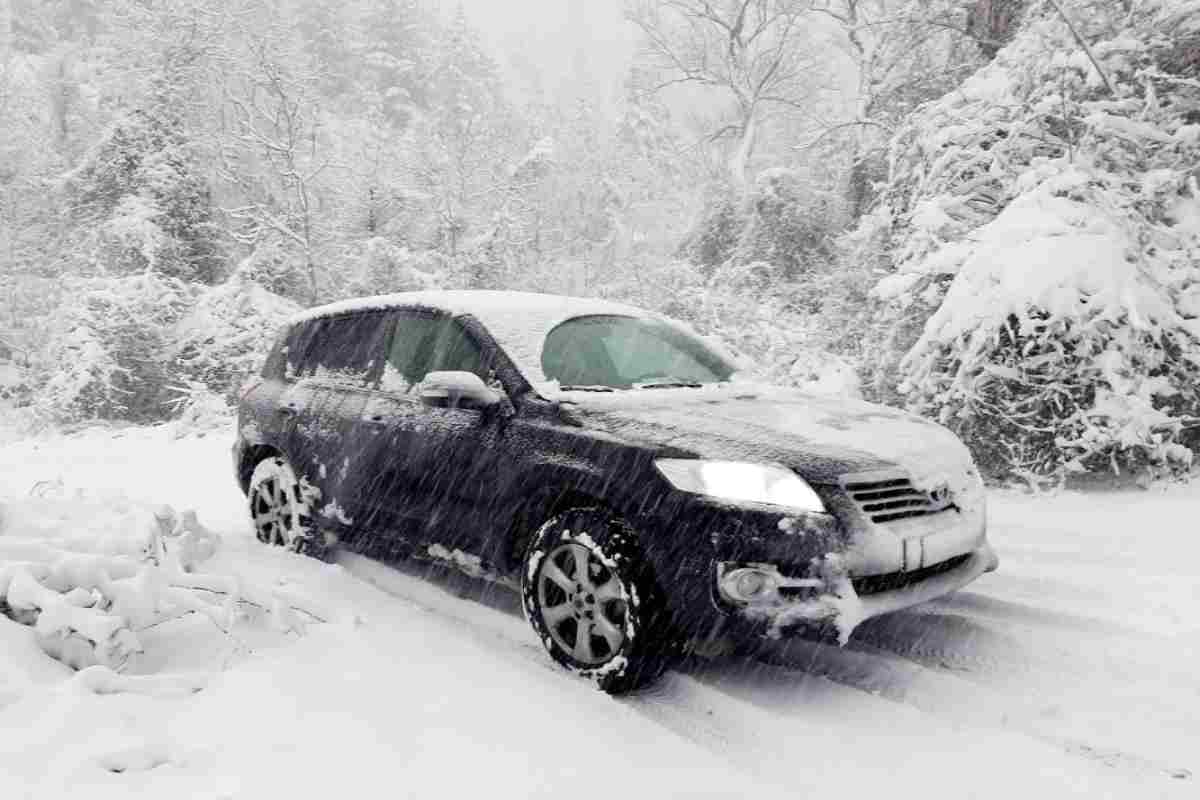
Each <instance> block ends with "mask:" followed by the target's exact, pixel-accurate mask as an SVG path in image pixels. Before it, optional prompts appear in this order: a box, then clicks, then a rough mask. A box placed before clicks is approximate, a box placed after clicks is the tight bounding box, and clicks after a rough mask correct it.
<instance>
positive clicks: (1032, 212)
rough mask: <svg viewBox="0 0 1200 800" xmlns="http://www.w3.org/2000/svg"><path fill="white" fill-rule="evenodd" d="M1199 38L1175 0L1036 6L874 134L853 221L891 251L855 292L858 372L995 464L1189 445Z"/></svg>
mask: <svg viewBox="0 0 1200 800" xmlns="http://www.w3.org/2000/svg"><path fill="white" fill-rule="evenodd" d="M1198 46H1200V10H1198V9H1197V8H1196V7H1195V5H1194V4H1187V3H1182V2H1174V1H1172V0H1167V1H1164V2H1158V1H1157V0H1156V1H1155V2H1149V1H1147V2H1132V3H1128V4H1097V3H1088V2H1075V3H1070V2H1060V3H1058V4H1050V5H1047V6H1045V7H1034V8H1033V9H1031V11H1030V18H1029V21H1028V22H1027V24H1026V25H1025V27H1024V28H1022V30H1021V31H1020V32H1019V33H1018V34H1017V35H1016V37H1015V39H1014V40H1013V41H1012V43H1011V44H1009V45H1008V46H1007V47H1005V48H1004V49H1002V50H1000V52H999V53H998V55H997V56H996V59H995V60H994V61H993V62H992V63H991V64H989V65H988V66H987V67H985V68H983V69H982V70H980V71H979V72H978V73H977V74H975V75H974V76H973V77H972V78H970V79H969V80H968V81H967V82H966V83H965V84H964V85H963V86H962V87H961V88H960V89H958V90H956V91H954V92H951V93H950V94H948V95H947V96H946V97H944V98H943V99H941V100H940V101H938V102H936V103H933V104H931V105H929V106H927V107H926V108H924V109H922V110H920V111H919V112H918V113H916V114H915V115H914V116H913V117H912V118H911V120H910V121H909V122H908V124H906V125H905V126H904V127H903V128H902V129H901V130H900V132H899V134H898V135H897V136H896V138H895V139H894V140H893V142H892V152H891V159H892V176H891V180H890V182H889V184H888V186H887V187H886V190H885V192H884V194H883V198H882V199H883V202H882V204H881V205H880V207H879V209H878V210H877V212H876V213H875V214H873V215H871V217H869V218H868V220H867V221H866V222H864V226H863V229H861V230H860V233H859V239H860V241H862V242H866V241H873V242H876V243H881V244H882V247H883V249H884V251H885V252H886V254H887V257H888V259H889V261H890V262H891V264H892V265H893V268H894V271H893V273H892V274H890V275H888V276H887V277H885V278H884V279H883V280H882V281H880V282H879V283H878V285H877V286H876V287H875V289H874V290H873V294H874V296H875V297H876V298H877V300H878V301H879V302H880V303H881V304H882V306H881V311H883V312H884V313H883V315H882V317H881V319H882V320H883V324H881V325H879V326H878V327H876V328H875V329H874V331H873V332H872V335H871V336H870V337H868V341H869V342H870V343H871V345H873V347H872V346H868V348H867V352H868V353H870V352H871V351H872V350H875V351H876V352H875V354H874V355H873V357H872V358H871V359H870V360H869V363H868V371H869V373H870V375H871V377H872V378H873V381H872V384H873V386H874V387H875V389H876V391H878V392H879V393H880V394H883V395H884V396H886V395H887V393H888V392H889V391H894V390H898V391H899V392H900V394H901V396H902V397H903V398H904V399H905V401H906V402H907V403H909V404H910V405H911V406H912V407H914V408H916V409H918V410H921V411H923V412H924V413H927V414H930V415H934V416H936V417H937V418H939V419H941V420H942V421H944V422H945V423H947V424H949V425H951V426H952V427H954V428H955V429H957V430H958V431H960V432H961V433H962V434H963V435H964V436H965V437H966V438H967V439H968V441H969V442H970V443H971V444H972V445H973V446H974V448H975V449H976V452H977V454H978V455H980V456H981V458H982V460H983V462H984V464H985V466H986V467H987V468H988V469H989V470H990V471H991V472H992V473H993V474H995V475H1002V476H1018V477H1023V478H1027V479H1030V480H1042V479H1046V478H1049V479H1060V480H1061V479H1063V478H1064V477H1065V476H1068V475H1070V474H1073V473H1078V472H1101V471H1110V470H1111V471H1124V470H1132V471H1135V472H1137V471H1143V472H1144V471H1147V470H1149V471H1159V470H1162V469H1169V468H1177V467H1180V466H1185V465H1186V464H1188V463H1189V462H1190V460H1191V453H1190V452H1189V450H1188V449H1187V447H1185V446H1184V445H1190V446H1191V447H1192V448H1195V447H1196V444H1197V441H1196V437H1195V436H1194V431H1195V423H1196V420H1197V418H1200V394H1198V392H1197V387H1198V386H1200V383H1198V382H1197V379H1198V378H1200V375H1198V370H1200V320H1198V317H1200V306H1198V305H1197V303H1196V298H1197V297H1198V296H1200V270H1198V269H1197V266H1196V265H1197V263H1198V262H1197V254H1198V253H1200V187H1198V186H1197V176H1196V175H1195V174H1193V172H1192V171H1191V169H1190V166H1189V165H1192V164H1195V163H1197V161H1198V160H1200V128H1198V127H1197V124H1196V120H1197V119H1198V118H1200V93H1197V92H1196V91H1195V89H1194V88H1188V87H1191V86H1194V85H1195V82H1196V80H1197V79H1198V78H1200V72H1198V71H1197V70H1198V66H1200V65H1198V64H1197V62H1196V61H1195V59H1194V58H1193V57H1191V56H1188V55H1186V54H1188V53H1194V52H1195V49H1196V48H1197V47H1198ZM868 228H870V229H871V230H867V229H868Z"/></svg>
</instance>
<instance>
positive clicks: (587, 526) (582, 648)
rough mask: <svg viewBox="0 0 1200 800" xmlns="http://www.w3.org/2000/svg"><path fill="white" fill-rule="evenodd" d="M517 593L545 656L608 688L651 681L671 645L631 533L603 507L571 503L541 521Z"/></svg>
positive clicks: (662, 609) (624, 689)
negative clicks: (575, 506)
mask: <svg viewBox="0 0 1200 800" xmlns="http://www.w3.org/2000/svg"><path fill="white" fill-rule="evenodd" d="M521 597H522V605H523V607H524V609H525V618H526V619H527V620H529V623H530V625H532V626H533V629H534V631H535V632H536V633H537V635H538V638H539V639H541V641H542V644H543V645H544V646H545V648H546V650H547V652H549V654H550V656H551V658H553V659H554V660H555V661H557V662H558V663H559V664H560V665H561V666H563V667H565V668H566V669H568V670H570V671H571V672H573V673H575V674H577V675H579V676H581V677H584V678H587V679H589V680H591V681H593V682H595V684H596V685H597V687H599V688H600V689H601V690H603V691H605V692H608V693H609V694H613V695H620V694H625V693H628V692H633V691H636V690H638V689H641V688H643V687H645V686H647V685H649V684H650V683H652V682H653V681H655V680H656V679H657V678H658V677H659V676H660V675H661V674H662V673H663V671H664V670H665V669H666V668H667V667H668V666H669V664H670V660H671V656H672V654H673V653H674V651H675V649H676V648H674V647H673V646H672V642H673V641H674V637H673V635H672V626H671V624H670V619H669V614H668V612H667V609H666V605H665V603H664V602H663V597H662V592H661V590H659V588H658V585H657V583H656V582H655V580H654V575H653V573H652V571H651V569H650V566H649V564H648V563H647V561H646V560H645V558H644V556H643V554H642V551H641V547H640V546H639V544H638V540H637V535H636V533H635V532H634V531H633V529H632V528H630V527H629V526H628V525H627V524H626V523H625V522H624V521H623V520H621V519H620V518H618V517H616V516H614V515H612V514H611V513H610V512H608V511H606V510H604V509H600V508H579V509H573V510H570V511H567V512H565V513H563V514H560V515H558V516H556V517H554V518H552V519H551V520H549V521H548V522H546V523H545V524H544V525H542V527H541V528H540V529H539V530H538V531H537V533H536V534H534V536H533V540H532V541H531V542H530V544H529V548H528V550H527V551H526V554H525V559H524V564H523V567H522V570H521Z"/></svg>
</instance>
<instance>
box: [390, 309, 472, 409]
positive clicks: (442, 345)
mask: <svg viewBox="0 0 1200 800" xmlns="http://www.w3.org/2000/svg"><path fill="white" fill-rule="evenodd" d="M446 370H455V371H463V372H473V373H475V374H476V375H478V376H479V377H481V378H483V379H484V380H485V381H486V380H488V379H489V377H490V373H491V364H490V363H489V359H488V358H486V356H485V355H484V352H483V350H482V349H481V348H480V346H479V344H478V343H477V342H476V341H475V340H474V339H472V338H471V336H470V335H469V334H468V333H467V332H466V331H465V330H464V329H463V327H462V325H461V324H460V323H459V322H457V321H456V320H454V319H451V318H450V317H443V316H434V315H432V314H423V313H420V312H400V314H399V315H398V316H397V318H396V328H395V331H394V332H393V334H392V344H391V347H390V348H389V349H388V358H387V363H386V364H385V365H384V368H383V379H382V381H381V388H383V389H384V390H385V391H389V392H397V393H400V394H404V393H407V392H409V391H411V390H412V387H414V386H416V385H417V384H418V383H420V382H421V381H422V380H423V379H424V378H425V376H426V375H428V374H429V373H430V372H437V371H446Z"/></svg>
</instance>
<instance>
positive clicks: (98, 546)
mask: <svg viewBox="0 0 1200 800" xmlns="http://www.w3.org/2000/svg"><path fill="white" fill-rule="evenodd" d="M36 488H37V491H36V492H35V494H34V496H31V497H29V498H26V499H23V500H20V501H15V502H12V503H10V504H7V505H5V506H4V507H2V508H0V511H3V514H0V613H2V614H4V615H6V616H8V617H10V618H12V619H14V620H16V621H17V622H20V623H24V624H27V625H32V626H33V627H34V629H35V631H36V633H37V640H38V643H39V644H40V645H41V647H42V648H43V649H44V650H45V651H46V652H47V653H48V654H50V655H51V656H53V657H55V658H57V659H59V660H61V661H63V662H64V663H66V664H68V665H69V666H71V667H74V668H76V669H84V668H87V667H91V666H95V665H101V666H104V667H107V668H109V669H113V670H118V671H119V670H122V669H125V668H126V667H128V666H130V665H131V664H132V663H134V662H135V660H136V658H137V656H138V654H139V653H141V652H142V650H143V645H142V643H141V641H140V640H139V637H138V634H139V633H140V632H141V631H143V630H145V629H147V628H150V627H153V626H156V625H159V624H161V623H163V622H166V621H168V620H171V619H175V618H177V617H181V616H184V615H188V614H199V615H201V616H203V617H205V618H207V619H209V620H211V621H212V622H213V623H214V624H215V625H217V626H218V627H219V628H220V629H221V630H223V631H226V632H228V631H230V630H231V628H232V627H233V626H234V624H235V623H236V622H237V621H238V619H239V608H240V607H242V606H243V605H246V604H249V605H253V606H258V607H259V608H261V609H263V610H264V611H266V612H267V613H268V614H269V615H270V616H271V618H272V620H273V622H274V623H275V625H276V627H278V628H279V629H280V630H296V631H303V629H304V627H305V625H306V624H307V623H308V622H311V621H320V620H322V619H325V618H327V612H325V613H326V617H322V616H321V612H320V610H319V609H316V608H315V607H314V606H313V604H311V603H310V602H309V601H307V600H306V599H305V598H301V597H297V596H295V594H294V593H293V592H290V591H289V590H288V589H286V588H285V587H269V586H258V585H255V584H253V583H249V582H246V581H244V580H241V579H238V578H237V577H235V576H233V575H229V574H221V573H219V572H218V573H208V572H204V571H202V570H203V569H204V568H207V567H209V566H210V565H212V564H213V563H214V556H215V555H216V554H217V553H218V552H219V551H220V549H221V539H220V536H218V535H217V534H216V533H214V532H213V531H211V530H209V529H207V528H206V527H205V526H204V525H203V524H202V523H201V522H200V521H199V519H198V518H197V517H196V514H195V512H192V511H184V512H182V513H178V512H176V511H175V510H174V509H173V508H171V507H170V506H158V507H151V506H148V505H145V504H140V503H135V502H132V501H130V500H128V499H127V498H124V497H121V496H100V495H92V494H87V493H83V492H75V493H73V494H68V493H67V492H66V491H65V489H64V487H63V486H62V484H61V483H58V482H53V483H41V484H38V486H37V487H36Z"/></svg>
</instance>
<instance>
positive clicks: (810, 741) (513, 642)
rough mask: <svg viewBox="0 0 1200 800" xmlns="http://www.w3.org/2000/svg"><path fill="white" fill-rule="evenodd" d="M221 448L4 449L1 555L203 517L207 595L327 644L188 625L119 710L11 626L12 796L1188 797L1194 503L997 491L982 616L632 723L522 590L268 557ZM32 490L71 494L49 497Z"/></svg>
mask: <svg viewBox="0 0 1200 800" xmlns="http://www.w3.org/2000/svg"><path fill="white" fill-rule="evenodd" d="M229 441H230V440H229V435H228V434H227V433H226V432H224V431H217V432H213V433H210V434H209V435H207V436H204V437H202V438H194V437H193V438H185V439H172V438H171V437H170V435H169V430H168V429H167V428H165V427H163V428H154V429H129V430H124V431H117V432H112V431H87V432H83V433H79V434H75V435H71V436H57V437H42V438H39V439H19V440H13V441H9V442H7V443H6V444H4V445H3V448H2V454H0V538H3V537H22V536H26V535H29V534H31V533H38V532H39V531H40V532H42V533H45V532H46V531H47V530H49V531H55V530H57V533H58V534H59V535H63V536H75V537H83V538H86V537H88V536H91V535H96V534H97V533H98V532H104V531H110V532H111V530H112V529H113V528H114V526H117V527H119V526H120V525H121V524H122V520H130V522H129V524H134V523H133V522H132V520H134V519H136V518H137V517H136V514H135V511H136V510H137V509H138V508H142V507H143V506H141V505H140V504H143V503H155V504H158V503H169V504H172V505H173V506H175V507H176V508H178V509H181V510H182V509H186V508H195V509H196V510H197V511H198V512H199V515H200V519H201V521H202V522H203V523H204V524H206V525H207V526H209V527H210V528H212V529H213V530H215V531H217V532H219V533H220V534H221V535H222V536H223V537H224V546H223V548H222V550H221V551H220V552H219V554H218V555H217V556H216V557H215V558H214V559H213V560H212V561H210V562H208V564H206V565H205V569H206V570H209V571H213V572H221V573H224V574H230V573H234V574H237V575H239V576H240V577H241V578H243V579H244V580H246V581H250V582H259V583H262V584H268V585H269V584H278V583H280V582H284V583H286V584H287V585H288V588H289V590H290V591H291V592H292V593H293V594H294V595H297V596H304V597H306V598H309V599H310V600H311V601H312V603H313V604H314V605H315V606H317V607H320V608H323V609H327V610H328V613H327V614H326V616H327V617H328V618H329V619H331V620H332V621H331V622H328V623H326V624H317V625H312V626H310V627H309V628H308V629H307V631H306V632H304V633H303V634H297V633H295V632H287V633H283V632H279V631H278V630H276V629H275V628H274V627H273V626H272V625H271V624H270V622H271V619H270V618H269V617H268V616H267V615H264V614H261V613H255V612H254V611H253V609H250V610H249V611H248V612H247V614H246V615H245V616H244V618H243V619H241V620H240V621H239V622H238V624H237V625H236V626H234V628H233V629H232V631H231V632H230V633H228V634H227V633H224V632H222V631H221V630H219V629H218V628H217V627H216V626H215V625H214V624H213V623H212V622H210V621H209V620H207V619H205V618H201V617H198V616H196V615H193V616H191V617H185V618H182V619H179V620H176V621H173V622H169V623H165V624H163V625H160V626H158V627H156V628H154V629H152V630H149V631H145V632H143V633H142V635H141V638H142V643H143V644H144V646H145V648H146V652H145V654H144V655H143V657H142V658H141V660H140V661H139V662H137V666H136V668H135V669H134V670H133V671H134V672H136V673H139V674H143V675H147V676H167V677H166V678H164V679H160V678H159V677H151V678H148V679H146V681H145V682H143V683H138V682H136V681H134V682H129V683H127V684H125V685H122V686H110V685H104V683H103V682H98V681H95V680H89V679H86V678H87V676H88V675H89V673H82V674H81V675H80V676H75V674H74V673H72V672H71V671H70V670H68V669H67V668H66V667H63V666H62V665H61V664H59V663H58V662H56V661H53V660H51V659H50V658H48V657H47V656H45V655H44V654H43V653H42V652H41V650H40V649H38V647H37V646H36V644H35V643H34V639H33V632H32V630H31V629H30V628H27V627H24V626H21V625H18V624H16V623H14V622H11V621H9V620H7V619H6V618H3V617H0V797H4V798H6V800H7V798H38V799H39V800H41V799H42V798H54V797H60V796H64V797H65V796H67V795H68V794H69V795H70V796H72V797H88V798H105V797H120V798H129V797H153V798H162V797H180V798H259V797H274V796H287V797H293V798H299V797H322V798H327V797H329V796H331V795H332V794H334V793H338V794H342V795H344V794H345V793H346V792H348V791H350V792H354V791H361V792H364V793H366V794H370V795H372V796H375V795H381V794H383V793H385V792H386V793H387V795H388V796H393V797H422V798H430V797H454V798H457V797H466V798H477V797H479V798H482V797H488V798H497V797H513V798H524V797H551V796H554V797H563V796H567V797H571V798H572V799H573V800H579V798H587V797H604V798H611V797H612V796H614V795H618V796H627V797H648V796H659V797H667V798H684V797H711V798H726V797H784V796H787V797H807V796H824V797H828V796H837V797H851V798H855V797H867V796H871V797H879V796H886V797H920V798H922V799H923V800H924V798H954V799H955V800H960V799H961V798H976V797H978V798H991V797H996V798H1005V800H1012V798H1014V797H1025V798H1059V797H1087V798H1102V797H1114V798H1150V797H1195V796H1197V791H1198V784H1200V668H1198V666H1197V665H1198V664H1200V618H1198V616H1197V612H1198V611H1200V535H1198V533H1200V530H1198V527H1197V520H1198V519H1200V486H1197V485H1193V486H1190V487H1183V486H1180V487H1173V488H1171V489H1167V490H1156V491H1151V492H1145V493H1132V494H1107V495H1089V496H1083V495H1077V494H1063V495H1059V496H1055V497H1044V498H1034V497H1030V496H1026V495H1017V494H1006V493H1001V494H998V495H994V496H993V499H992V506H991V538H992V540H993V542H994V543H995V545H996V547H997V549H998V551H999V552H1000V555H1001V560H1002V561H1001V568H1000V571H999V572H997V573H994V574H992V575H987V576H985V577H983V578H981V579H980V580H979V581H978V582H977V583H976V584H974V585H972V586H971V587H970V588H969V590H968V591H963V592H960V593H958V594H957V595H955V596H953V597H950V598H947V599H945V600H942V601H940V602H937V603H933V604H930V605H928V606H926V607H923V608H919V609H915V610H912V611H908V612H903V613H898V614H894V615H891V616H888V617H884V618H880V619H876V620H872V621H869V622H867V623H865V624H864V625H862V626H861V627H860V628H859V630H858V631H857V632H856V633H855V635H854V637H853V639H852V640H851V642H850V644H849V645H848V646H847V647H846V648H842V649H839V648H836V647H830V646H825V645H817V644H810V643H803V642H799V643H790V644H785V645H780V646H778V647H776V648H774V649H773V650H772V651H771V652H768V653H766V654H764V663H757V662H756V663H749V664H747V663H742V662H697V663H695V664H692V665H689V666H688V667H687V668H686V669H685V670H683V671H682V672H679V673H674V674H671V675H669V676H668V677H667V679H666V680H665V681H664V682H663V683H662V684H661V685H659V686H657V687H656V688H655V689H653V690H652V691H650V692H648V693H646V694H643V695H640V696H637V697H632V698H625V699H620V700H615V699H612V698H609V697H607V696H606V695H603V694H601V693H599V692H597V691H596V690H594V689H592V688H590V687H589V686H588V685H586V684H584V683H582V682H578V681H576V680H575V679H573V678H572V677H570V676H568V675H566V674H564V673H562V672H560V671H559V670H558V669H557V668H556V667H554V666H553V665H552V664H551V662H550V660H549V658H547V657H546V656H545V655H544V654H543V652H542V650H541V647H540V645H539V643H538V642H537V640H536V639H535V637H534V636H533V634H532V632H531V631H530V630H529V629H528V628H527V626H526V624H525V622H524V620H523V619H522V618H521V617H520V610H519V602H518V600H517V599H516V598H515V597H512V596H509V595H508V594H506V593H505V592H504V591H503V590H499V589H494V588H492V587H490V586H488V585H486V584H482V583H479V582H476V581H473V580H470V579H467V578H460V577H454V576H449V575H445V576H441V577H438V578H437V579H435V580H433V581H425V580H422V579H420V578H418V577H416V572H415V570H406V569H404V568H401V569H393V568H389V567H385V566H382V565H380V564H377V563H375V562H371V561H368V560H366V559H363V558H360V557H346V558H344V559H342V560H341V561H340V562H339V563H338V564H336V565H325V564H320V563H317V562H314V561H311V560H307V559H304V558H301V557H298V556H293V555H290V554H287V553H283V552H279V551H278V550H273V549H270V548H267V547H265V546H263V545H260V544H258V543H257V542H256V541H255V540H254V539H253V536H252V534H251V532H250V527H249V524H248V522H247V520H246V519H245V517H244V513H243V505H242V503H243V501H242V497H241V495H240V493H239V492H238V491H237V489H236V487H235V486H234V484H233V480H232V477H231V466H230V463H229V462H230V457H229V449H228V445H229ZM41 481H51V482H56V481H61V486H60V485H59V484H58V483H51V484H42V489H41V490H40V493H41V494H43V495H44V496H45V497H44V498H42V499H30V498H29V497H28V495H29V493H30V490H31V488H32V487H33V486H34V485H35V484H37V483H39V482H41ZM47 487H49V488H47ZM80 492H81V493H82V494H81V495H79V494H78V493H80ZM35 529H36V530H35Z"/></svg>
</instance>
